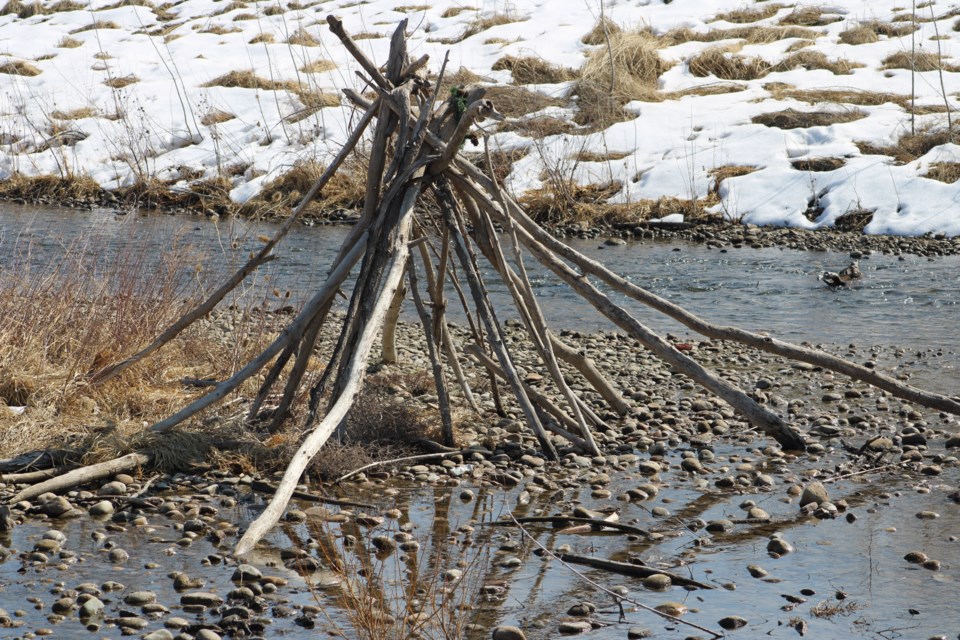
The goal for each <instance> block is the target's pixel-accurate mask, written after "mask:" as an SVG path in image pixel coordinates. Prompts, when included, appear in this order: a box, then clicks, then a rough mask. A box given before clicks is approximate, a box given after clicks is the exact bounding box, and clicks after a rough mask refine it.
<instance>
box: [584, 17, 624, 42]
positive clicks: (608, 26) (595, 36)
mask: <svg viewBox="0 0 960 640" xmlns="http://www.w3.org/2000/svg"><path fill="white" fill-rule="evenodd" d="M621 31H623V29H621V28H620V25H618V24H617V23H616V22H614V21H613V20H611V19H610V18H607V17H606V16H604V17H603V18H602V19H600V20H598V21H597V24H595V25H593V29H591V30H590V31H589V32H588V33H587V35H585V36H583V38H581V40H580V41H581V42H583V44H588V45H597V44H607V40H608V39H609V38H611V37H613V36H614V35H616V34H618V33H620V32H621Z"/></svg>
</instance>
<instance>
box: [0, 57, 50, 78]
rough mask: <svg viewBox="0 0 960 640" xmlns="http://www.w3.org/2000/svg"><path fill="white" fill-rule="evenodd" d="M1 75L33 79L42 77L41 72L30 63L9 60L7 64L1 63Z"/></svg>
mask: <svg viewBox="0 0 960 640" xmlns="http://www.w3.org/2000/svg"><path fill="white" fill-rule="evenodd" d="M0 73H5V74H7V75H9V76H25V77H32V76H38V75H40V73H41V71H40V69H37V68H36V67H35V66H33V65H32V64H30V63H29V62H25V61H23V60H7V61H6V62H3V63H0Z"/></svg>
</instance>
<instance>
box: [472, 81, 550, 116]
mask: <svg viewBox="0 0 960 640" xmlns="http://www.w3.org/2000/svg"><path fill="white" fill-rule="evenodd" d="M486 97H487V98H488V99H490V100H493V103H494V104H495V105H497V110H498V111H500V113H502V114H503V115H505V116H507V117H508V118H517V117H520V116H524V115H526V114H528V113H533V112H535V111H540V110H541V109H544V108H546V107H551V106H559V105H561V104H563V103H562V101H561V100H558V99H556V98H551V97H550V96H545V95H543V94H542V93H536V92H535V91H530V90H528V89H524V88H523V87H512V86H509V85H502V86H495V87H489V88H488V89H487V93H486Z"/></svg>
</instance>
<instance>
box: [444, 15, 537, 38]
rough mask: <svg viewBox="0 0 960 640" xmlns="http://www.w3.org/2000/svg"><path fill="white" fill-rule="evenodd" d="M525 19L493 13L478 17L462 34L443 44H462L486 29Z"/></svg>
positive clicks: (524, 18)
mask: <svg viewBox="0 0 960 640" xmlns="http://www.w3.org/2000/svg"><path fill="white" fill-rule="evenodd" d="M526 19H527V18H526V17H523V16H518V15H516V14H513V13H494V14H491V15H489V16H485V17H480V16H478V17H477V18H475V19H474V20H473V21H471V22H470V24H468V25H467V28H466V29H464V31H463V33H461V34H460V35H459V36H457V37H456V38H452V39H450V40H449V41H448V42H445V44H457V43H458V42H463V41H464V40H466V39H467V38H470V37H473V36H475V35H477V34H478V33H483V32H484V31H486V30H487V29H491V28H493V27H499V26H500V25H504V24H512V23H514V22H522V21H523V20H526Z"/></svg>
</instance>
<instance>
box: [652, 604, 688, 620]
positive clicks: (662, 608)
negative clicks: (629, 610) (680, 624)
mask: <svg viewBox="0 0 960 640" xmlns="http://www.w3.org/2000/svg"><path fill="white" fill-rule="evenodd" d="M654 609H656V610H657V611H659V612H660V613H665V614H667V615H668V616H673V617H674V618H679V617H680V616H682V615H683V614H685V613H686V612H687V611H688V609H687V605H685V604H680V603H679V602H664V603H663V604H658V605H657V606H655V607H654Z"/></svg>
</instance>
